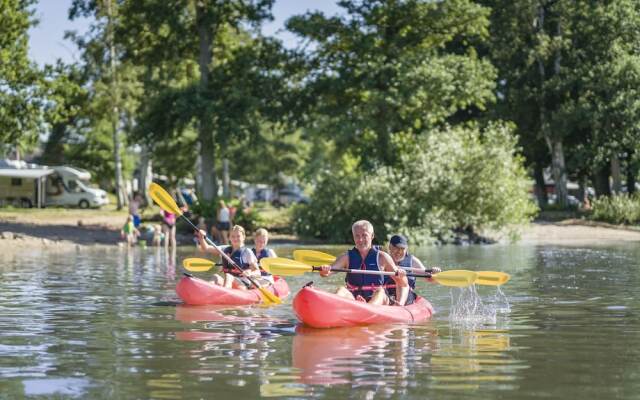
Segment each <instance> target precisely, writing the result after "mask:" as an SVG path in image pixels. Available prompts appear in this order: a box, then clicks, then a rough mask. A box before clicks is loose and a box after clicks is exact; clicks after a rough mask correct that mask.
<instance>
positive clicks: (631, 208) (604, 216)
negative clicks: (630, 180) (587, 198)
mask: <svg viewBox="0 0 640 400" xmlns="http://www.w3.org/2000/svg"><path fill="white" fill-rule="evenodd" d="M592 207H593V209H592V212H591V215H590V216H589V218H590V219H593V220H595V221H604V222H610V223H612V224H637V223H638V222H640V195H638V194H633V195H627V194H622V195H619V196H613V197H602V198H599V199H596V200H594V202H593V204H592Z"/></svg>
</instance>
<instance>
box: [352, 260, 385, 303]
mask: <svg viewBox="0 0 640 400" xmlns="http://www.w3.org/2000/svg"><path fill="white" fill-rule="evenodd" d="M378 253H379V250H378V248H377V247H373V248H372V249H371V250H369V253H368V254H367V256H366V257H365V259H364V260H363V259H362V257H360V252H359V251H358V250H357V249H356V248H355V247H354V248H353V249H351V250H349V252H348V253H347V254H348V255H349V269H362V270H371V271H380V266H379V265H378ZM344 280H345V282H346V283H347V288H348V289H349V290H351V292H352V293H353V296H354V297H357V296H358V295H360V296H362V297H364V299H365V300H367V301H369V299H370V298H371V296H373V292H374V291H375V290H376V287H378V286H382V285H384V275H363V274H347V276H346V277H345V279H344Z"/></svg>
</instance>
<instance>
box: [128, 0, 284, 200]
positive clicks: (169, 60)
mask: <svg viewBox="0 0 640 400" xmlns="http://www.w3.org/2000/svg"><path fill="white" fill-rule="evenodd" d="M272 4H273V1H272V0H254V1H250V0H233V1H224V2H220V1H213V0H207V1H188V2H183V1H159V0H150V1H146V2H135V1H131V2H125V3H124V5H123V8H122V12H123V13H124V14H126V15H127V20H128V21H129V22H130V23H129V24H127V26H126V27H125V28H126V29H125V30H123V32H126V36H127V37H135V38H140V39H141V42H137V43H130V44H129V45H128V46H127V49H128V50H129V52H128V56H130V57H132V58H133V59H135V60H137V61H136V62H137V63H139V64H140V65H141V64H144V65H150V64H149V61H151V60H154V61H156V62H157V64H156V65H158V68H153V67H152V68H151V70H150V71H149V77H150V80H149V84H153V82H155V84H156V87H155V94H154V96H153V97H152V98H151V99H149V100H150V101H148V102H147V103H146V104H144V105H143V108H142V109H141V120H140V121H139V122H140V125H139V129H138V132H139V133H140V134H141V135H147V137H152V138H155V139H156V140H158V139H160V138H163V139H166V138H168V137H176V135H181V134H182V133H183V132H184V131H185V130H186V129H190V128H193V129H195V130H196V131H197V132H198V135H197V143H198V149H199V151H198V155H199V160H200V171H199V174H200V183H201V188H200V189H201V197H202V198H204V199H205V200H211V199H213V198H214V197H215V196H216V194H217V180H216V174H215V170H216V159H217V157H216V154H217V151H219V150H217V149H219V148H220V147H224V146H225V145H226V144H227V143H228V142H229V141H230V140H239V139H242V138H243V137H244V136H246V135H249V134H254V133H256V132H258V130H259V127H260V124H261V123H262V120H263V118H265V117H266V118H267V119H268V118H269V115H275V114H274V112H275V111H276V109H280V110H281V109H283V107H282V102H281V101H278V100H277V96H276V95H277V93H280V92H282V88H284V87H283V85H282V78H283V76H284V75H285V72H284V68H285V64H284V63H285V61H286V60H285V58H286V57H285V56H284V55H283V52H282V51H281V48H280V45H279V43H277V42H275V41H273V40H268V39H266V38H263V37H261V36H260V35H257V34H255V33H252V32H251V31H250V29H251V28H252V27H257V26H258V25H259V24H260V23H261V22H262V21H264V20H266V19H269V18H271V15H270V9H271V6H272ZM176 68H178V69H181V70H182V71H186V74H185V73H181V74H180V75H181V76H185V79H184V80H182V81H177V80H169V79H162V78H163V76H164V77H166V76H167V75H166V74H167V73H170V72H171V71H173V70H175V69H176Z"/></svg>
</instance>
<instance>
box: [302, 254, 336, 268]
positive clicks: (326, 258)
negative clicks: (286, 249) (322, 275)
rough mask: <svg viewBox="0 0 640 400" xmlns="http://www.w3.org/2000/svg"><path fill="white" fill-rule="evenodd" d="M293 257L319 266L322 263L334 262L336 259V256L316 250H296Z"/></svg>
mask: <svg viewBox="0 0 640 400" xmlns="http://www.w3.org/2000/svg"><path fill="white" fill-rule="evenodd" d="M293 258H294V259H295V260H296V261H300V262H301V263H305V264H307V265H313V266H314V267H319V266H320V265H328V264H333V262H334V261H335V260H336V257H335V256H332V255H331V254H327V253H323V252H321V251H315V250H294V251H293Z"/></svg>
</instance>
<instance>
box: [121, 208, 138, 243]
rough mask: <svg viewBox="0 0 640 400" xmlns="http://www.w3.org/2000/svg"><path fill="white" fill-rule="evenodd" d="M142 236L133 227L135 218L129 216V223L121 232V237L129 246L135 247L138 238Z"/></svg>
mask: <svg viewBox="0 0 640 400" xmlns="http://www.w3.org/2000/svg"><path fill="white" fill-rule="evenodd" d="M138 236H140V232H139V231H138V229H136V227H135V226H134V225H133V216H131V215H129V216H127V222H125V223H124V226H123V227H122V229H121V230H120V237H121V238H122V239H124V240H126V241H127V246H133V245H134V244H135V243H136V238H137V237H138Z"/></svg>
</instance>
